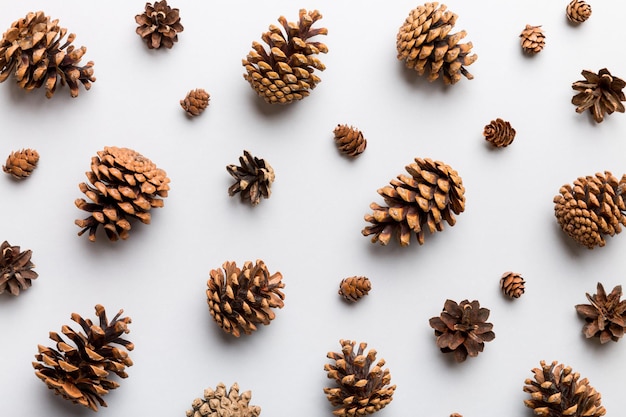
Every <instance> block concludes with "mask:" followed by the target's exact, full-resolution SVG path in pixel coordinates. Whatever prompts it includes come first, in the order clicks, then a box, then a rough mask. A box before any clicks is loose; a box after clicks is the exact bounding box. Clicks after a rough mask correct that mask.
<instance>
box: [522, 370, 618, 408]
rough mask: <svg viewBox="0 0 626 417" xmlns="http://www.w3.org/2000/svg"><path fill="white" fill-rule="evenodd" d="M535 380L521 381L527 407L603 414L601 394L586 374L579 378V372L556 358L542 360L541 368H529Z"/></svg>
mask: <svg viewBox="0 0 626 417" xmlns="http://www.w3.org/2000/svg"><path fill="white" fill-rule="evenodd" d="M532 372H533V376H534V378H535V379H534V380H532V379H530V378H528V379H526V381H525V382H524V383H525V384H526V385H524V392H527V393H529V394H530V398H531V399H530V400H524V404H525V405H526V407H528V408H532V409H533V412H534V413H535V414H537V415H540V416H550V417H552V416H554V417H558V416H571V417H600V416H603V415H605V414H606V409H605V408H604V407H603V406H602V405H601V399H602V397H601V395H600V393H599V392H597V391H596V390H595V389H594V388H593V387H592V386H590V385H589V381H588V380H587V378H584V379H581V380H578V378H580V374H579V373H578V372H572V368H571V367H569V366H567V367H566V366H565V365H563V364H558V365H557V361H554V362H552V364H550V365H548V364H546V362H545V361H541V369H539V368H534V369H533V370H532Z"/></svg>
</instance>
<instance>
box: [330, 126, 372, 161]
mask: <svg viewBox="0 0 626 417" xmlns="http://www.w3.org/2000/svg"><path fill="white" fill-rule="evenodd" d="M333 133H334V134H335V145H337V148H338V149H339V152H341V153H342V154H344V155H347V156H350V157H356V156H359V155H360V154H361V153H363V151H364V150H365V147H366V146H367V140H366V139H365V137H364V136H363V132H361V131H360V130H359V129H357V128H354V127H352V126H348V125H341V124H340V125H337V127H336V128H335V130H334V131H333Z"/></svg>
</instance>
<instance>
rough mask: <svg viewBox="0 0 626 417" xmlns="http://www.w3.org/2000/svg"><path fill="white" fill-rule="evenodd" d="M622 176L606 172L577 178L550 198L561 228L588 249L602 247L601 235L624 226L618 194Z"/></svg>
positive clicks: (624, 180)
mask: <svg viewBox="0 0 626 417" xmlns="http://www.w3.org/2000/svg"><path fill="white" fill-rule="evenodd" d="M625 184H626V175H624V176H622V179H621V180H618V179H617V178H616V177H615V176H613V174H611V173H610V172H609V171H605V172H604V174H602V173H596V174H595V175H594V176H586V177H579V178H578V179H576V181H574V183H573V184H572V185H570V184H566V185H563V186H562V187H561V188H560V189H559V194H558V195H556V196H555V197H554V214H555V216H556V218H557V221H558V222H559V225H560V226H561V229H562V230H563V231H564V232H565V233H567V235H568V236H570V237H571V238H572V239H574V240H575V241H576V242H578V243H580V244H581V245H584V246H586V247H587V248H589V249H593V248H594V247H596V246H600V247H602V246H604V245H605V244H606V240H605V239H604V236H613V235H615V234H618V233H619V232H621V231H622V225H625V226H626V215H624V211H625V210H626V204H625V203H624V198H623V197H622V193H623V190H624V187H625V186H626V185H625Z"/></svg>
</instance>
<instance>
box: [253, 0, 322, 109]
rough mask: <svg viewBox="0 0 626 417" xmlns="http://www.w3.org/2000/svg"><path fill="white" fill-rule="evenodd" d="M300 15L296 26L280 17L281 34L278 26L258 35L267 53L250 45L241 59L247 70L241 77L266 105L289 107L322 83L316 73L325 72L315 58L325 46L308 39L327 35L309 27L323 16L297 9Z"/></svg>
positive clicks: (256, 44)
mask: <svg viewBox="0 0 626 417" xmlns="http://www.w3.org/2000/svg"><path fill="white" fill-rule="evenodd" d="M299 14H300V19H299V21H298V23H292V22H287V19H286V18H285V17H284V16H281V17H279V18H278V21H279V22H280V24H281V25H282V27H283V29H284V33H283V31H282V30H281V28H280V27H278V26H275V25H270V27H269V32H265V33H263V35H262V36H261V38H262V39H263V42H265V43H266V44H267V45H268V47H269V51H267V50H266V49H265V48H264V47H263V45H261V44H260V43H258V42H253V43H252V50H251V51H250V52H249V53H248V56H247V57H246V59H244V60H242V65H243V66H244V67H245V68H246V73H245V74H244V75H243V78H244V79H245V80H246V81H248V82H249V83H250V85H251V86H252V89H254V91H256V92H257V94H258V95H259V96H261V97H263V99H264V100H265V101H266V102H268V103H272V104H274V103H279V104H289V103H292V102H294V101H297V100H301V99H303V98H304V97H307V96H308V95H309V94H310V90H313V89H314V88H315V87H316V86H317V84H319V83H320V81H321V79H320V78H319V77H318V76H317V75H315V74H314V72H315V70H318V71H324V70H325V69H326V67H325V66H324V64H322V62H321V61H320V60H319V59H318V58H317V55H318V54H325V53H327V52H328V47H326V45H325V44H323V43H321V42H312V41H310V40H309V39H311V38H313V37H314V36H317V35H326V34H328V30H327V29H326V28H320V29H312V28H311V26H313V24H314V23H315V22H316V21H318V20H320V19H321V18H322V15H321V14H320V12H318V11H317V10H314V11H307V10H305V9H300V13H299Z"/></svg>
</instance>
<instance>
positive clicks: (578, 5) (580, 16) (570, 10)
mask: <svg viewBox="0 0 626 417" xmlns="http://www.w3.org/2000/svg"><path fill="white" fill-rule="evenodd" d="M565 14H566V16H567V19H568V20H569V21H570V22H573V23H582V22H584V21H585V20H587V19H589V17H591V6H590V5H589V4H588V3H587V2H585V1H584V0H572V1H571V2H570V3H569V4H568V5H567V7H566V8H565Z"/></svg>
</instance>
